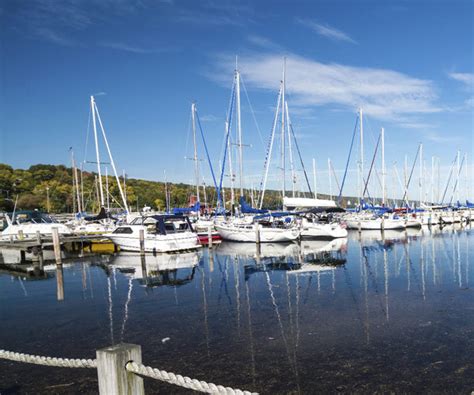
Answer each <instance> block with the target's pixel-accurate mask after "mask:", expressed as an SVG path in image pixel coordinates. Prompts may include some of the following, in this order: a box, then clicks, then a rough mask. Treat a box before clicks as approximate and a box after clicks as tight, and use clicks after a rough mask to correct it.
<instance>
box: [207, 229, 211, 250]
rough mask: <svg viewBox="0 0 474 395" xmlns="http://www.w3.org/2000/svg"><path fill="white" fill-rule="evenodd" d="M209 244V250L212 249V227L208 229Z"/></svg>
mask: <svg viewBox="0 0 474 395" xmlns="http://www.w3.org/2000/svg"><path fill="white" fill-rule="evenodd" d="M207 243H208V244H209V248H212V226H209V228H207Z"/></svg>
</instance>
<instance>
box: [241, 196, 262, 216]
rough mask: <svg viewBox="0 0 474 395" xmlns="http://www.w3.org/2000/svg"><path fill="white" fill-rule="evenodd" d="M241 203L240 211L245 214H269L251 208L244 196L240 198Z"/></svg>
mask: <svg viewBox="0 0 474 395" xmlns="http://www.w3.org/2000/svg"><path fill="white" fill-rule="evenodd" d="M239 203H240V211H241V212H242V213H243V214H265V213H268V210H259V209H257V208H253V207H252V206H250V204H248V203H247V202H246V201H245V198H244V197H243V196H241V197H240V198H239Z"/></svg>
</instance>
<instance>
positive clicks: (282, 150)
mask: <svg viewBox="0 0 474 395" xmlns="http://www.w3.org/2000/svg"><path fill="white" fill-rule="evenodd" d="M285 73H286V58H285V59H284V63H283V78H282V94H281V103H282V105H281V144H280V165H281V173H282V174H281V175H282V184H281V195H282V199H283V198H284V197H285V192H286V184H285V178H286V177H285V176H286V170H285V111H286V109H285V103H286V101H285V88H286V86H285V85H286V81H285V78H286V77H285Z"/></svg>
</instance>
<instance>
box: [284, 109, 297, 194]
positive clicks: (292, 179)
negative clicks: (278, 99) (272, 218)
mask: <svg viewBox="0 0 474 395" xmlns="http://www.w3.org/2000/svg"><path fill="white" fill-rule="evenodd" d="M285 110H286V129H287V134H288V152H289V154H290V171H291V192H292V197H295V187H296V174H295V165H294V163H293V150H292V147H291V132H290V125H291V123H290V114H289V112H288V102H285Z"/></svg>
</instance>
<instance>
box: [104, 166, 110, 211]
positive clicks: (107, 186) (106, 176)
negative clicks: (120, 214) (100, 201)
mask: <svg viewBox="0 0 474 395" xmlns="http://www.w3.org/2000/svg"><path fill="white" fill-rule="evenodd" d="M105 194H106V197H107V199H106V201H107V211H110V195H109V175H108V173H107V166H106V167H105Z"/></svg>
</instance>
